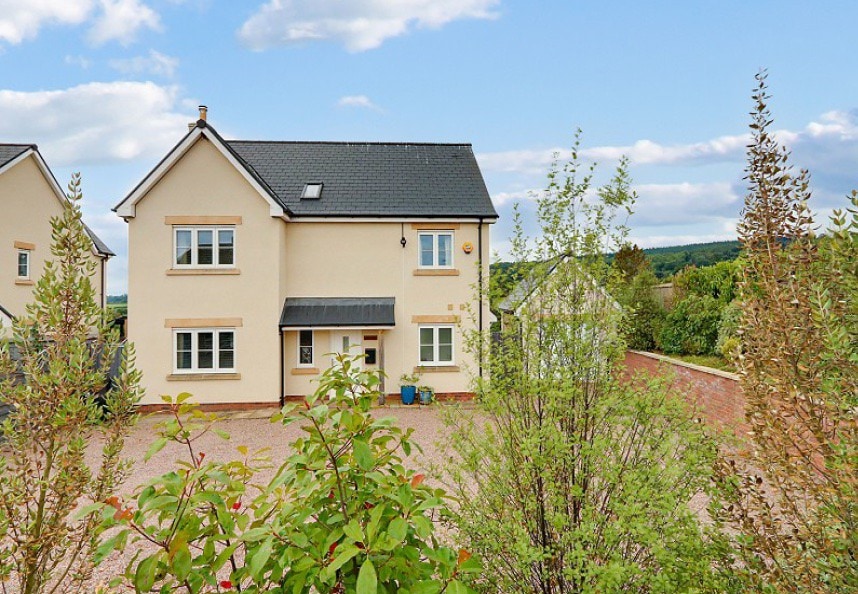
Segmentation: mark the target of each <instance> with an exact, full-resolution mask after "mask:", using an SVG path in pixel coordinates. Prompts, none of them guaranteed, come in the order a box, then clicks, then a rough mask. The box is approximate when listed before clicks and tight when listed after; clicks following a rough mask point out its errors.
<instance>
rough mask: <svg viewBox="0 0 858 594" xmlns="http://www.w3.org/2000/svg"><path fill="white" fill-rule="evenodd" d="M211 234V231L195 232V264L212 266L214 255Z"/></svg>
mask: <svg viewBox="0 0 858 594" xmlns="http://www.w3.org/2000/svg"><path fill="white" fill-rule="evenodd" d="M213 241H214V240H213V232H212V231H211V230H202V229H201V230H199V231H197V264H200V265H206V264H212V263H213V261H212V257H213V254H214V247H213V246H214V244H213Z"/></svg>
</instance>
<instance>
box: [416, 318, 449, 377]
mask: <svg viewBox="0 0 858 594" xmlns="http://www.w3.org/2000/svg"><path fill="white" fill-rule="evenodd" d="M426 328H430V329H432V360H431V361H424V360H423V359H422V357H421V352H420V351H421V347H422V346H423V345H422V343H421V342H420V334H421V333H422V332H421V331H422V330H424V329H426ZM444 328H449V329H450V360H449V361H440V360H439V358H438V354H439V351H440V346H441V342H440V341H439V340H438V331H439V330H441V329H444ZM455 364H456V326H454V325H452V324H421V325H419V326H418V327H417V365H419V366H425V367H443V366H452V365H455Z"/></svg>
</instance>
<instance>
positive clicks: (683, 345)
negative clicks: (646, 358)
mask: <svg viewBox="0 0 858 594" xmlns="http://www.w3.org/2000/svg"><path fill="white" fill-rule="evenodd" d="M722 309H723V307H722V305H721V303H720V302H719V301H718V300H717V299H715V298H714V297H712V296H710V295H702V296H699V295H694V296H689V297H686V298H684V299H682V300H681V301H679V302H678V303H677V304H676V305H674V306H673V309H672V310H670V312H669V313H668V314H667V317H666V318H665V321H664V324H663V325H662V327H661V331H660V332H659V334H658V339H657V343H658V347H659V348H660V349H661V350H662V351H663V352H665V353H667V354H687V355H713V354H715V345H716V343H717V341H718V323H719V321H720V320H721V311H722Z"/></svg>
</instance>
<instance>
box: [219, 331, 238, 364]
mask: <svg viewBox="0 0 858 594" xmlns="http://www.w3.org/2000/svg"><path fill="white" fill-rule="evenodd" d="M234 341H235V335H234V334H233V333H232V332H219V333H218V367H219V368H220V369H232V368H233V367H235V342H234Z"/></svg>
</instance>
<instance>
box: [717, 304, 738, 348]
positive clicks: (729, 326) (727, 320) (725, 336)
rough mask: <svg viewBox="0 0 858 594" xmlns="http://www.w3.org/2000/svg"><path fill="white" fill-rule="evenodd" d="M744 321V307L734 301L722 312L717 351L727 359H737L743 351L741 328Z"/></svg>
mask: <svg viewBox="0 0 858 594" xmlns="http://www.w3.org/2000/svg"><path fill="white" fill-rule="evenodd" d="M741 321H742V307H741V305H740V303H739V301H738V300H736V299H734V300H733V301H731V302H730V303H729V304H728V305H727V307H725V308H724V310H723V311H722V312H721V319H720V320H719V322H718V342H717V343H716V344H715V350H716V351H717V352H718V353H719V354H720V355H721V356H722V357H724V358H725V359H728V360H730V359H735V358H736V357H737V356H738V354H739V351H740V350H741V340H740V338H739V326H740V324H741Z"/></svg>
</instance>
